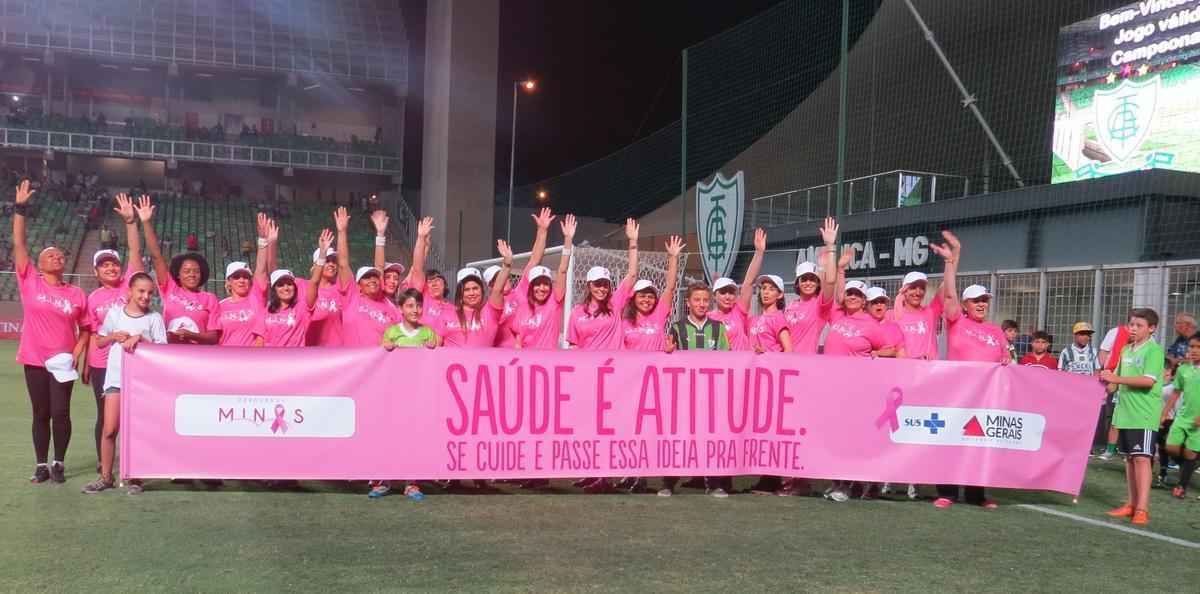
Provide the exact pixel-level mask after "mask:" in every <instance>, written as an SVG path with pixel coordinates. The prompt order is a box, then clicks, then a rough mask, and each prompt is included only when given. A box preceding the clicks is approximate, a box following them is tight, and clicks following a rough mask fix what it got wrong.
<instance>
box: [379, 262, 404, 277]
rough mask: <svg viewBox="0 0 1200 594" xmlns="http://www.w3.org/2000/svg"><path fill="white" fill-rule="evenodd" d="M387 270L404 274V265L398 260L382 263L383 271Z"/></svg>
mask: <svg viewBox="0 0 1200 594" xmlns="http://www.w3.org/2000/svg"><path fill="white" fill-rule="evenodd" d="M389 270H395V271H396V272H398V273H400V274H404V270H405V268H404V265H403V264H401V263H399V262H388V263H387V264H384V265H383V271H384V272H387V271H389Z"/></svg>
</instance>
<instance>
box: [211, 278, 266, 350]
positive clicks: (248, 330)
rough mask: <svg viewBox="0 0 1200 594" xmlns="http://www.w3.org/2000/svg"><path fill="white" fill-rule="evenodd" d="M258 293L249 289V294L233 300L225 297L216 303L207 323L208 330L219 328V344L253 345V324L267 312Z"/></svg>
mask: <svg viewBox="0 0 1200 594" xmlns="http://www.w3.org/2000/svg"><path fill="white" fill-rule="evenodd" d="M257 295H260V293H259V292H258V291H256V290H253V289H251V291H250V294H249V295H246V296H245V297H242V298H241V299H237V300H234V298H233V297H226V298H225V299H222V300H221V302H220V303H218V304H217V311H216V313H214V314H213V317H212V319H211V320H210V321H209V323H208V329H209V330H220V331H221V340H220V342H218V343H217V344H219V345H221V346H242V347H246V346H254V324H255V323H257V322H258V320H259V318H261V317H262V316H263V314H265V313H266V312H267V308H266V307H265V306H264V305H263V302H262V299H261V298H260V297H257Z"/></svg>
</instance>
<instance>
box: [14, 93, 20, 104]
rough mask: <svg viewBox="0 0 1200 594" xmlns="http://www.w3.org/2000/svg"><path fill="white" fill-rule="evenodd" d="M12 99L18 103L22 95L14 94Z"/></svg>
mask: <svg viewBox="0 0 1200 594" xmlns="http://www.w3.org/2000/svg"><path fill="white" fill-rule="evenodd" d="M12 99H13V103H16V102H18V101H20V100H21V98H20V97H18V96H16V95H13V96H12Z"/></svg>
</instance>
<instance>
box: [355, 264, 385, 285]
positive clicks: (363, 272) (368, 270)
mask: <svg viewBox="0 0 1200 594" xmlns="http://www.w3.org/2000/svg"><path fill="white" fill-rule="evenodd" d="M368 274H374V275H375V276H381V275H380V274H379V269H378V268H376V267H374V266H359V267H358V271H356V272H355V273H354V282H358V281H360V280H362V279H363V277H365V276H367V275H368Z"/></svg>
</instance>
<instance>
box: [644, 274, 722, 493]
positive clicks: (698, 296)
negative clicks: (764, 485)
mask: <svg viewBox="0 0 1200 594" xmlns="http://www.w3.org/2000/svg"><path fill="white" fill-rule="evenodd" d="M711 303H712V291H710V290H709V288H708V285H706V284H704V283H692V284H691V285H688V288H687V315H686V316H684V319H682V320H679V321H678V322H675V323H674V324H671V331H670V332H668V333H667V346H666V351H667V352H668V353H671V352H674V351H676V350H680V351H728V350H729V337H728V336H727V335H726V334H725V324H722V323H721V322H718V321H716V320H714V319H712V318H710V317H708V309H709V305H710V304H711ZM678 480H679V477H674V476H669V477H665V478H663V489H662V491H659V493H658V494H659V495H660V496H667V495H670V494H671V492H672V491H674V490H675V484H676V482H678ZM732 490H733V477H730V476H709V477H704V492H705V493H707V494H708V495H711V496H713V497H719V498H725V497H729V492H730V491H732Z"/></svg>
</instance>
